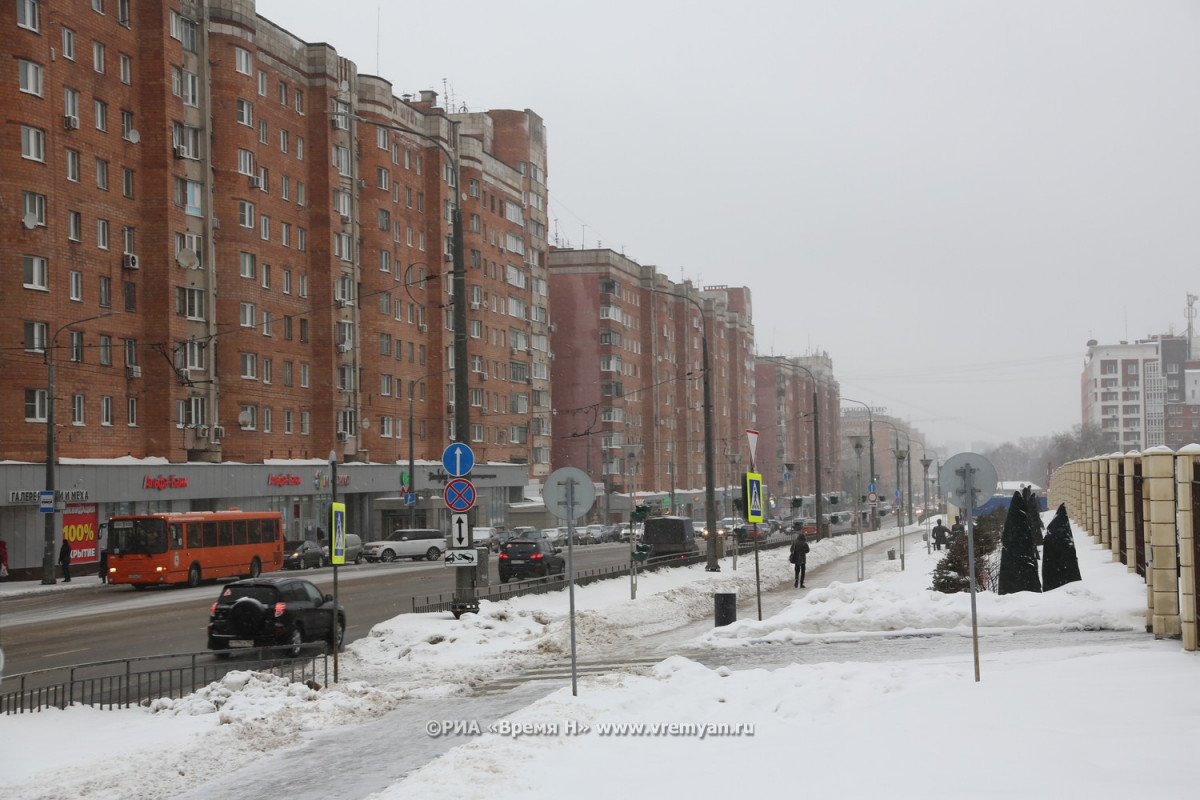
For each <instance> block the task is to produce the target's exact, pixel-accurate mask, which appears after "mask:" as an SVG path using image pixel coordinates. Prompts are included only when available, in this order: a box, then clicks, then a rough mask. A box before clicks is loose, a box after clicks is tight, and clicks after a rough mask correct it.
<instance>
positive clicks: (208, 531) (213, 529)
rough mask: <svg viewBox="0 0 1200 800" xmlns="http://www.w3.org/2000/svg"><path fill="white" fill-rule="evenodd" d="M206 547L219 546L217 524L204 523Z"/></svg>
mask: <svg viewBox="0 0 1200 800" xmlns="http://www.w3.org/2000/svg"><path fill="white" fill-rule="evenodd" d="M204 546H205V547H216V546H217V523H215V522H205V523H204Z"/></svg>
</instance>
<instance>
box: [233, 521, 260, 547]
mask: <svg viewBox="0 0 1200 800" xmlns="http://www.w3.org/2000/svg"><path fill="white" fill-rule="evenodd" d="M238 525H241V526H242V527H243V528H247V527H248V528H249V529H250V530H249V531H248V532H247V534H246V541H247V542H249V543H250V544H260V543H261V541H262V539H261V538H260V536H259V533H258V524H257V523H246V522H239V523H238Z"/></svg>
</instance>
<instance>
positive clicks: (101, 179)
mask: <svg viewBox="0 0 1200 800" xmlns="http://www.w3.org/2000/svg"><path fill="white" fill-rule="evenodd" d="M96 188H97V189H99V190H100V191H102V192H107V191H108V162H107V161H105V160H104V159H102V158H97V159H96Z"/></svg>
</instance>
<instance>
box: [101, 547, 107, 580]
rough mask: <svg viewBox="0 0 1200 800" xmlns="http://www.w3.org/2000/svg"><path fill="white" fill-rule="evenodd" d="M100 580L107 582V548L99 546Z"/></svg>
mask: <svg viewBox="0 0 1200 800" xmlns="http://www.w3.org/2000/svg"><path fill="white" fill-rule="evenodd" d="M100 582H101V583H108V550H106V549H105V548H103V547H101V548H100Z"/></svg>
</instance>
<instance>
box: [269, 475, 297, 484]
mask: <svg viewBox="0 0 1200 800" xmlns="http://www.w3.org/2000/svg"><path fill="white" fill-rule="evenodd" d="M267 485H268V486H299V485H300V476H299V475H293V474H292V473H290V472H289V473H287V474H286V475H268V476H267Z"/></svg>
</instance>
